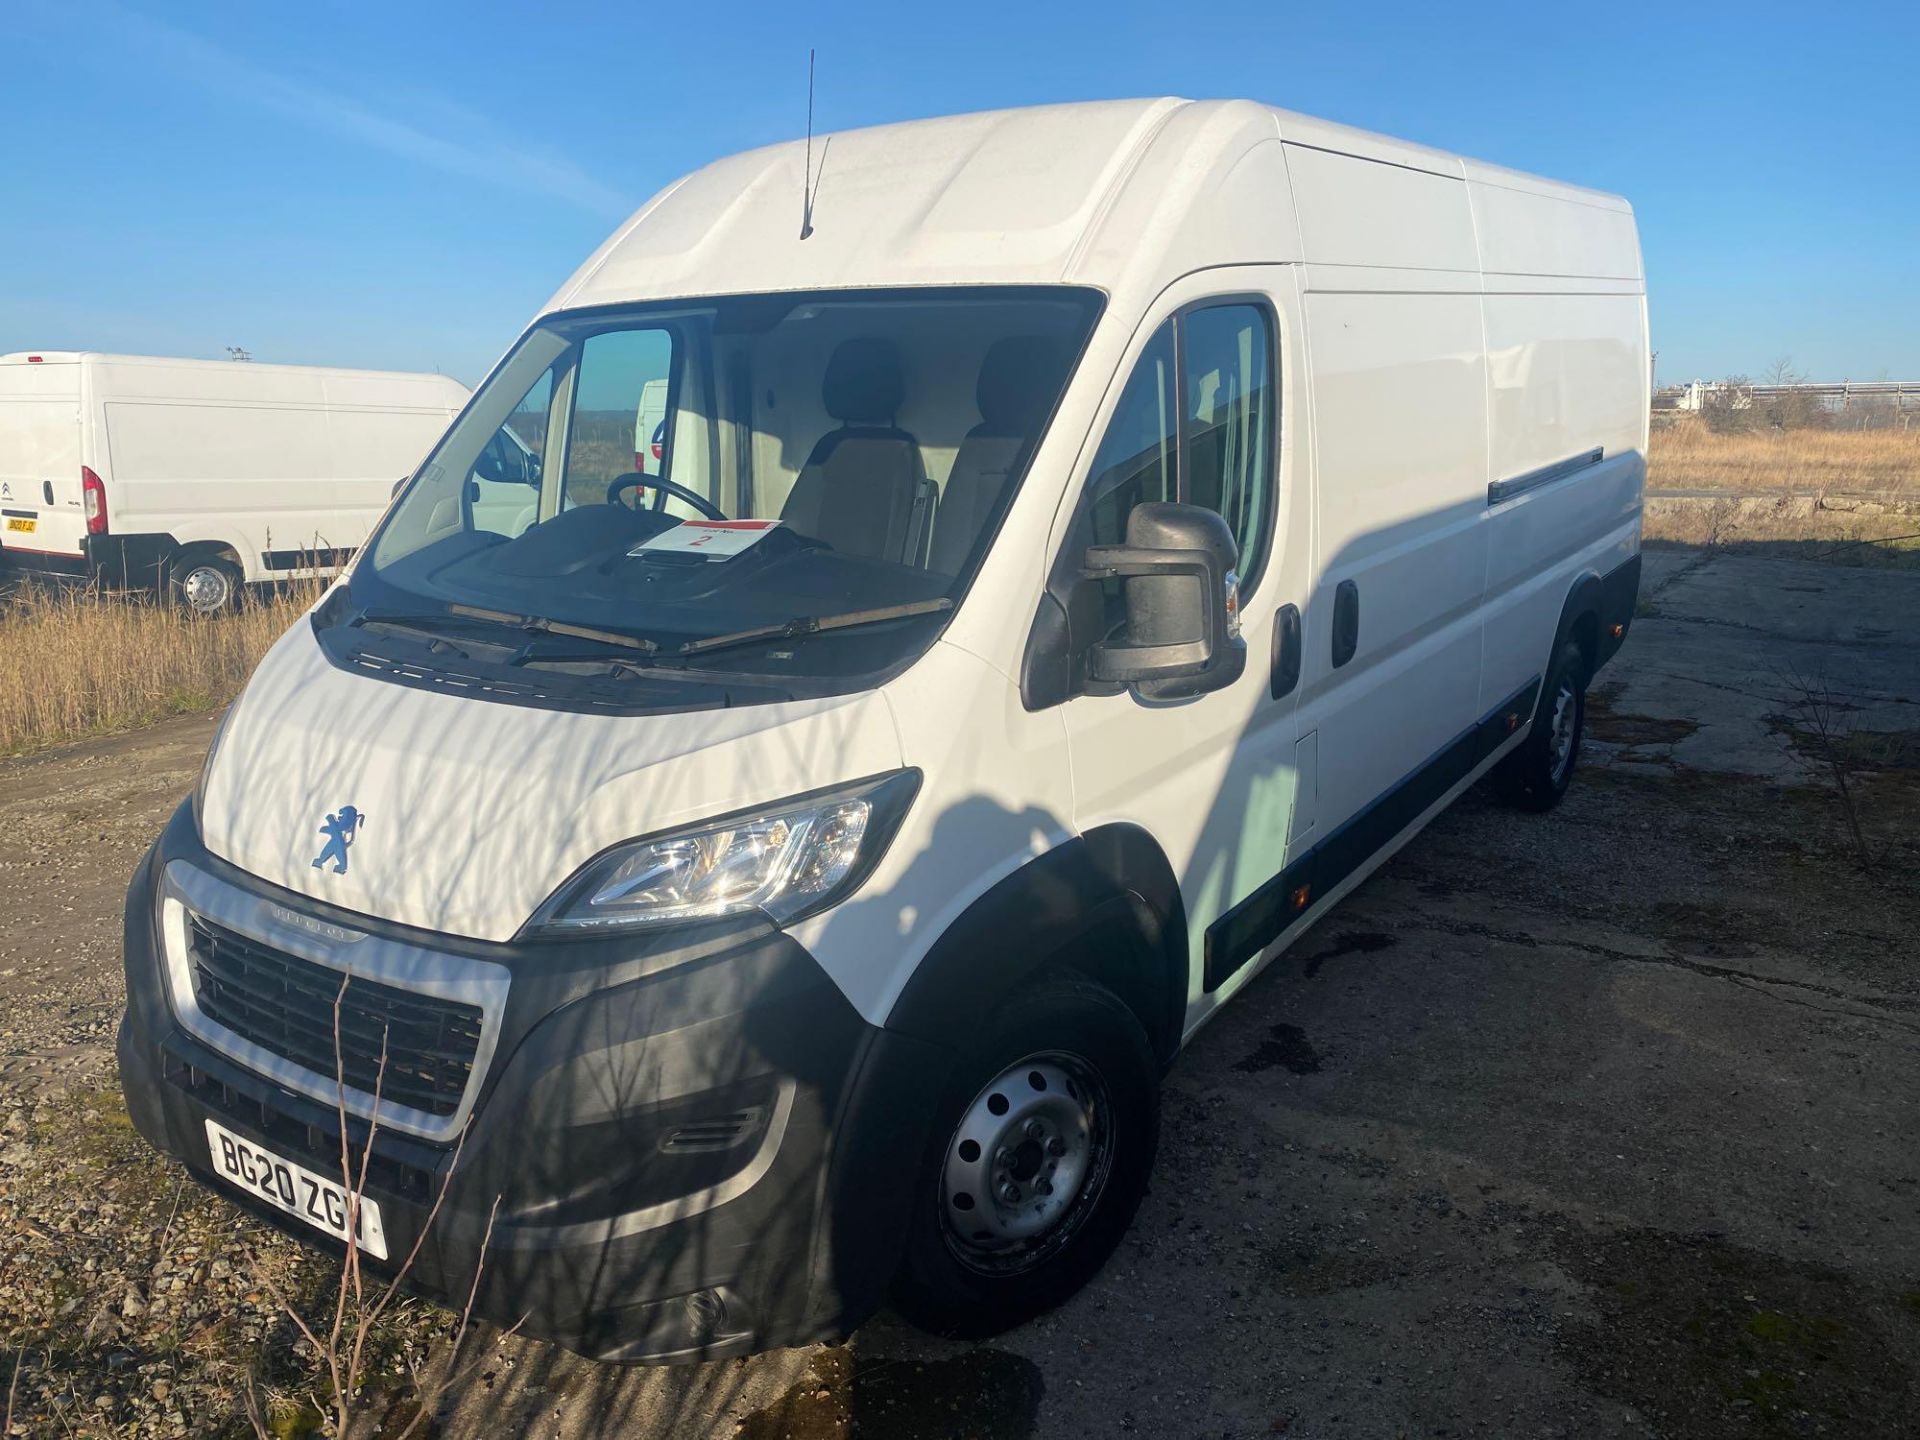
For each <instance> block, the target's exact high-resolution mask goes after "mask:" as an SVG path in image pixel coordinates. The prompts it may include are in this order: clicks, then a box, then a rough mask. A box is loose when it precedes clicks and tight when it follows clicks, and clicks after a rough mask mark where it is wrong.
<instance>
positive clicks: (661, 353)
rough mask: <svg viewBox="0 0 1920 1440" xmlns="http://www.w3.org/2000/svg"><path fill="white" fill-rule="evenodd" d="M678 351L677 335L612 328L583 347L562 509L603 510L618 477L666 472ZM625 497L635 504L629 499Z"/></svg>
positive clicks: (568, 449)
mask: <svg viewBox="0 0 1920 1440" xmlns="http://www.w3.org/2000/svg"><path fill="white" fill-rule="evenodd" d="M673 348H674V347H673V333H672V332H671V331H669V330H663V329H659V328H657V327H656V328H651V329H644V330H608V331H605V332H603V333H602V334H599V335H590V336H588V337H587V340H586V343H585V344H583V345H582V346H581V347H580V373H579V376H578V378H577V379H576V380H575V383H574V398H573V422H572V424H571V426H570V427H569V429H568V431H567V469H566V490H565V493H564V495H563V496H562V504H563V505H564V506H573V505H601V504H605V503H606V499H607V486H608V485H609V484H610V483H612V482H613V481H614V480H617V479H619V478H620V476H622V475H631V474H633V473H634V472H636V471H640V472H643V473H645V474H649V475H658V474H660V473H661V471H662V468H663V465H664V463H665V458H664V457H665V446H666V434H667V430H668V428H669V425H668V421H669V419H670V417H669V416H668V414H667V394H668V390H669V381H670V379H671V377H672V375H673V360H674V355H673ZM656 438H657V439H658V441H659V444H660V447H661V453H660V455H659V456H656V455H655V454H654V444H655V441H656ZM625 499H626V502H627V503H632V497H631V496H630V495H629V496H627V497H625Z"/></svg>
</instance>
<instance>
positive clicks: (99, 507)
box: [80, 465, 107, 535]
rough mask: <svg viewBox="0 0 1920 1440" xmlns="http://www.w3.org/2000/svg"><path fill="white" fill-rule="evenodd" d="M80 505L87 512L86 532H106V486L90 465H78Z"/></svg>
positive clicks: (102, 533)
mask: <svg viewBox="0 0 1920 1440" xmlns="http://www.w3.org/2000/svg"><path fill="white" fill-rule="evenodd" d="M80 506H81V509H83V510H85V511H86V514H87V533H88V534H89V535H104V534H106V533H107V487H106V486H104V485H102V484H101V483H100V477H99V476H98V475H96V474H94V473H93V467H92V466H91V465H82V466H81V467H80Z"/></svg>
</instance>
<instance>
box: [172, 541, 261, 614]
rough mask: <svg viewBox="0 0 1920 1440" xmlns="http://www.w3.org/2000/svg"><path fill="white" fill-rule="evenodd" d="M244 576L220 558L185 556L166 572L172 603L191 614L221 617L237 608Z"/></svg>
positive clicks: (231, 563) (235, 567)
mask: <svg viewBox="0 0 1920 1440" xmlns="http://www.w3.org/2000/svg"><path fill="white" fill-rule="evenodd" d="M245 578H246V577H245V576H243V575H242V574H241V573H240V567H239V566H238V565H236V564H234V563H233V562H232V561H231V560H229V559H227V558H226V557H225V556H222V555H207V554H199V555H193V554H187V555H182V556H179V557H178V558H176V559H175V560H174V562H173V566H172V569H171V570H170V572H169V580H170V582H171V585H172V589H173V598H174V601H175V602H176V603H177V604H178V605H179V606H180V608H181V609H183V610H185V611H187V612H188V613H189V614H193V615H204V616H214V615H224V614H226V613H227V612H228V611H229V610H232V609H233V608H234V607H236V606H237V605H239V603H240V596H241V586H242V585H243V584H244V582H245Z"/></svg>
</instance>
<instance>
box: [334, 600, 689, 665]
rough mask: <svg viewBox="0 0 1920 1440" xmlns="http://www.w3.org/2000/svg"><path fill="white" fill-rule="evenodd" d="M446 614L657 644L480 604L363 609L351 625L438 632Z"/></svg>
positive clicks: (627, 646) (644, 648) (603, 640)
mask: <svg viewBox="0 0 1920 1440" xmlns="http://www.w3.org/2000/svg"><path fill="white" fill-rule="evenodd" d="M449 617H454V618H457V619H461V620H480V621H484V622H485V623H487V624H489V625H499V626H502V627H504V628H505V629H508V630H519V631H521V632H523V633H525V634H531V635H565V636H567V637H569V638H570V639H574V640H592V641H595V642H597V643H599V644H601V645H616V646H618V647H619V648H621V649H622V650H639V651H641V652H643V653H645V654H652V653H653V652H654V651H655V650H658V649H659V648H660V647H659V646H658V645H656V644H655V643H654V642H653V641H651V640H645V639H642V638H641V637H640V636H638V635H623V634H621V633H620V631H618V630H597V629H595V628H594V627H593V626H591V625H572V624H569V623H568V622H566V621H564V620H549V619H547V618H546V617H545V616H544V615H516V614H514V613H513V612H512V611H510V610H488V609H486V608H485V607H484V606H480V605H449V606H447V608H446V609H445V610H444V611H433V612H427V611H422V612H418V613H414V614H407V613H403V612H400V611H389V610H362V611H361V612H360V613H359V614H358V615H356V616H354V617H353V620H352V622H351V623H352V624H353V625H355V626H356V627H357V626H361V625H399V626H403V627H405V628H406V629H409V630H420V631H423V632H427V633H437V632H436V631H435V630H434V627H435V626H436V625H438V624H444V623H445V622H446V620H447V619H448V618H449Z"/></svg>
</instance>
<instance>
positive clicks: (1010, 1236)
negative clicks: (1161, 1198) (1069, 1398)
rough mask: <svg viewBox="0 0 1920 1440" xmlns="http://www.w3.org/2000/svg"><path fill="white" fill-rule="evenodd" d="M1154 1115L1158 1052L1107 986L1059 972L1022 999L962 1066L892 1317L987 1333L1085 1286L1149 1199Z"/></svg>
mask: <svg viewBox="0 0 1920 1440" xmlns="http://www.w3.org/2000/svg"><path fill="white" fill-rule="evenodd" d="M1159 1109H1160V1091H1159V1070H1158V1067H1157V1066H1156V1065H1155V1063H1154V1058H1153V1052H1152V1049H1151V1047H1150V1046H1149V1045H1148V1043H1147V1037H1146V1035H1145V1033H1144V1032H1143V1031H1142V1030H1141V1028H1140V1022H1139V1021H1138V1020H1136V1019H1135V1018H1134V1016H1133V1013H1132V1012H1131V1011H1130V1010H1128V1009H1127V1007H1126V1006H1125V1005H1124V1004H1123V1003H1122V1002H1121V1001H1120V999H1119V998H1118V997H1117V996H1115V995H1114V994H1113V993H1112V992H1111V991H1109V990H1106V989H1104V988H1103V987H1101V986H1099V985H1095V984H1093V983H1092V982H1090V981H1086V980H1082V979H1079V978H1077V977H1073V976H1059V977H1053V978H1049V979H1047V980H1044V981H1042V982H1041V983H1040V984H1038V985H1036V986H1034V987H1033V988H1032V989H1029V990H1027V991H1025V992H1024V993H1022V994H1021V995H1019V996H1018V997H1016V998H1015V999H1014V1000H1013V1001H1011V1002H1010V1003H1009V1004H1008V1005H1007V1006H1006V1007H1005V1008H1004V1009H1003V1010H1002V1011H1001V1012H1000V1014H999V1015H998V1016H997V1017H996V1018H995V1020H994V1022H993V1024H992V1026H991V1027H990V1029H989V1032H988V1034H987V1035H986V1037H985V1038H984V1039H983V1040H982V1041H981V1043H980V1044H979V1045H977V1046H976V1047H974V1049H973V1051H972V1053H971V1054H970V1055H969V1056H968V1058H967V1059H966V1060H965V1061H964V1062H962V1064H961V1065H960V1066H959V1067H958V1070H957V1072H956V1079H955V1083H954V1085H953V1087H952V1089H951V1091H950V1093H949V1094H948V1097H947V1101H946V1104H945V1105H944V1106H943V1108H942V1111H941V1118H940V1123H939V1125H938V1126H937V1127H936V1133H937V1134H938V1135H940V1136H941V1137H942V1138H941V1141H940V1143H939V1146H938V1148H937V1149H936V1150H934V1151H932V1152H931V1153H930V1154H929V1155H928V1156H927V1158H926V1160H925V1162H924V1163H923V1164H922V1166H921V1171H920V1174H919V1176H918V1178H917V1180H916V1182H915V1183H916V1193H915V1197H914V1209H913V1218H912V1222H911V1228H910V1231H909V1236H908V1241H907V1250H906V1255H905V1257H904V1259H903V1261H902V1265H901V1271H900V1276H899V1279H898V1281H897V1283H896V1287H895V1297H894V1298H895V1302H896V1304H897V1305H898V1306H899V1308H900V1310H901V1313H903V1314H904V1315H905V1316H906V1317H907V1318H908V1319H910V1320H912V1321H913V1322H914V1323H915V1324H918V1325H920V1326H922V1327H923V1328H925V1329H928V1330H933V1331H936V1332H938V1333H940V1334H945V1335H959V1336H981V1335H991V1334H995V1333H997V1332H999V1331H1001V1330H1005V1329H1007V1328H1008V1327H1009V1326H1012V1325H1017V1324H1019V1323H1020V1322H1021V1321H1023V1320H1026V1319H1029V1318H1031V1317H1032V1316H1034V1315H1037V1314H1039V1313H1041V1312H1042V1311H1044V1310H1049V1309H1051V1308H1052V1307H1053V1306H1055V1305H1058V1304H1059V1303H1060V1302H1061V1301H1063V1300H1065V1299H1066V1298H1067V1297H1068V1296H1069V1295H1071V1294H1073V1293H1074V1291H1076V1290H1078V1289H1079V1288H1080V1287H1081V1286H1082V1285H1084V1284H1086V1282H1087V1281H1088V1280H1089V1279H1091V1278H1092V1277H1093V1275H1094V1274H1095V1273H1096V1272H1097V1271H1098V1270H1099V1269H1100V1267H1101V1266H1102V1265H1103V1264H1105V1263H1106V1260H1107V1257H1108V1256H1109V1255H1111V1254H1112V1253H1113V1249H1114V1247H1115V1246H1116V1245H1118V1244H1119V1242H1120V1237H1121V1236H1122V1235H1124V1234H1125V1233H1126V1229H1127V1225H1128V1223H1129V1222H1130V1221H1131V1220H1132V1218H1133V1212H1134V1210H1135V1209H1136V1208H1137V1207H1138V1205H1139V1203H1140V1198H1141V1196H1142V1195H1143V1194H1144V1193H1145V1192H1146V1184H1147V1175H1148V1172H1149V1171H1150V1170H1151V1168H1152V1165H1153V1154H1154V1149H1155V1146H1156V1144H1157V1142H1158V1139H1159V1126H1160V1115H1159Z"/></svg>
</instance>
